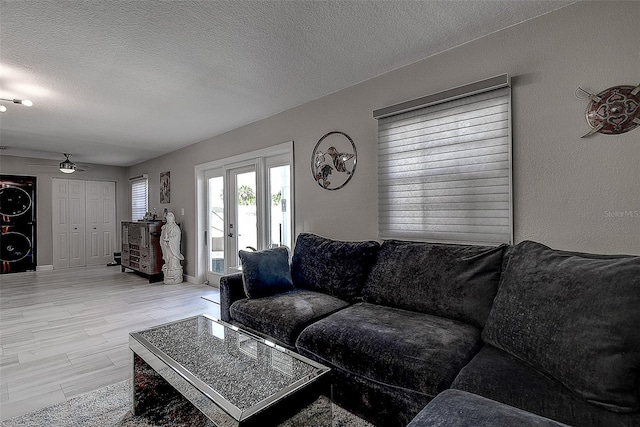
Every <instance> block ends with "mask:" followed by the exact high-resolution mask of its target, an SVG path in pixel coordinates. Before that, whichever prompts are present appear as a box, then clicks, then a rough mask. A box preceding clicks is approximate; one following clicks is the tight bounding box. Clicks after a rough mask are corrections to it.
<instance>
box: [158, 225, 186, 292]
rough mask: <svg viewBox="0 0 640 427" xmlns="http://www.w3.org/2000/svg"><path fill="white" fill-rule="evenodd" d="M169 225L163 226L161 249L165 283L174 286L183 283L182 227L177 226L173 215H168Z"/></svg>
mask: <svg viewBox="0 0 640 427" xmlns="http://www.w3.org/2000/svg"><path fill="white" fill-rule="evenodd" d="M166 219H167V223H166V224H165V225H163V226H162V232H161V233H160V247H161V248H162V259H163V260H164V265H163V266H162V272H163V273H164V283H166V284H167V285H174V284H177V283H182V264H181V263H180V261H182V260H183V259H184V256H182V254H181V253H180V238H181V232H180V226H178V224H176V217H175V216H174V215H173V213H171V212H169V213H167V218H166Z"/></svg>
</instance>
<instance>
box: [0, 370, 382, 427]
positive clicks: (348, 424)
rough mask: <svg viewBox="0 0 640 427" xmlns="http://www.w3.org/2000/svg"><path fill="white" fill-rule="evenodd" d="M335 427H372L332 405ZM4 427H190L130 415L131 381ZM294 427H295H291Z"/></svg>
mask: <svg viewBox="0 0 640 427" xmlns="http://www.w3.org/2000/svg"><path fill="white" fill-rule="evenodd" d="M332 411H333V421H332V427H373V426H372V425H371V424H369V423H368V422H366V421H364V420H362V419H361V418H358V417H356V416H355V415H353V414H351V413H349V412H347V411H345V410H344V409H342V408H340V407H339V406H337V405H333V409H332ZM1 425H2V427H43V426H45V427H98V426H99V427H103V426H104V427H168V426H171V427H174V426H175V427H187V426H191V424H190V423H188V422H185V423H180V424H176V423H175V422H172V423H170V424H167V423H160V424H158V423H154V422H151V421H149V420H148V419H147V418H144V417H138V416H135V415H132V414H131V381H122V382H119V383H117V384H113V385H110V386H107V387H104V388H101V389H99V390H96V391H93V392H91V393H87V394H84V395H81V396H78V397H75V398H73V399H70V400H67V401H66V402H62V403H58V404H56V405H53V406H49V407H47V408H44V409H40V410H38V411H35V412H32V413H30V414H26V415H22V416H19V417H16V418H12V419H9V420H6V421H3V422H2V424H1ZM292 427H293V426H292Z"/></svg>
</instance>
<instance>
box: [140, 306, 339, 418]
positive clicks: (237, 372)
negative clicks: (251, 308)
mask: <svg viewBox="0 0 640 427" xmlns="http://www.w3.org/2000/svg"><path fill="white" fill-rule="evenodd" d="M131 336H132V338H134V339H135V340H137V341H138V342H140V343H141V344H142V345H144V346H145V347H146V348H147V349H148V350H150V351H151V352H152V353H153V354H154V355H155V356H157V357H159V358H161V359H162V360H163V361H164V363H166V364H167V365H169V366H171V367H172V368H173V369H175V370H176V371H177V372H179V373H180V374H181V375H182V376H183V377H185V378H186V379H187V380H188V381H189V382H191V383H192V384H193V385H194V386H195V387H197V388H198V390H200V391H201V392H202V393H203V394H205V395H207V396H209V397H210V398H211V399H213V400H214V401H215V402H216V403H218V404H219V405H220V406H222V407H223V408H225V409H227V411H228V412H229V413H230V414H234V413H242V414H244V415H248V413H255V412H257V411H259V410H261V409H262V408H264V407H266V406H268V405H269V404H271V403H273V402H275V401H277V400H278V399H280V398H282V397H284V396H286V395H287V394H289V393H291V392H293V391H294V390H297V389H298V388H300V387H304V386H305V385H306V384H308V383H309V382H312V381H313V380H314V379H316V378H318V377H319V376H321V375H324V374H325V373H327V372H328V371H329V368H327V367H325V366H323V365H320V364H318V363H316V362H314V361H311V360H310V359H307V358H305V357H302V356H300V355H298V354H296V353H294V352H291V351H289V350H286V349H284V348H282V347H280V346H276V345H275V344H273V343H270V342H269V341H266V340H264V339H261V338H258V337H256V336H254V335H251V334H250V333H248V332H245V331H242V330H240V329H238V328H237V327H235V326H232V325H229V324H227V323H224V322H222V321H219V320H216V319H213V318H211V317H209V316H206V315H201V316H197V317H192V318H188V319H184V320H180V321H177V322H173V323H168V324H165V325H160V326H157V327H154V328H151V329H148V330H145V331H140V332H134V333H132V334H131ZM229 405H232V407H230V406H229Z"/></svg>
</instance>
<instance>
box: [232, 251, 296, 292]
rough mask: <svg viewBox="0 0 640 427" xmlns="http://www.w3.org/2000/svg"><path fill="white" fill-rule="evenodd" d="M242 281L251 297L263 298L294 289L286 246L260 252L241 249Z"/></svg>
mask: <svg viewBox="0 0 640 427" xmlns="http://www.w3.org/2000/svg"><path fill="white" fill-rule="evenodd" d="M239 255H240V261H241V262H242V282H243V283H244V292H245V293H246V294H247V296H248V297H249V298H262V297H266V296H269V295H275V294H278V293H280V292H286V291H289V290H291V289H293V281H292V280H291V271H290V270H289V250H288V249H287V248H286V247H279V248H275V249H267V250H264V251H258V252H249V251H239Z"/></svg>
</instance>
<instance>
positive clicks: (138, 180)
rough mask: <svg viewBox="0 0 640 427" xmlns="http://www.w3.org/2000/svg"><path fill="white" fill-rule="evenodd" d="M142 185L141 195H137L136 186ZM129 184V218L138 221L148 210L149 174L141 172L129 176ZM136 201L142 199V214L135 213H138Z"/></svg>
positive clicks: (138, 208)
mask: <svg viewBox="0 0 640 427" xmlns="http://www.w3.org/2000/svg"><path fill="white" fill-rule="evenodd" d="M141 184H142V185H143V186H144V190H142V193H144V196H143V195H138V192H139V190H137V189H136V186H138V185H141ZM129 186H130V191H131V220H132V221H139V220H142V219H144V216H145V215H146V213H147V212H148V211H149V176H148V175H147V174H142V175H139V176H134V177H131V178H129ZM136 201H137V202H142V201H144V212H143V213H142V216H140V217H137V216H136V213H138V214H139V210H140V207H139V206H137V204H136Z"/></svg>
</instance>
